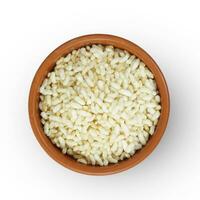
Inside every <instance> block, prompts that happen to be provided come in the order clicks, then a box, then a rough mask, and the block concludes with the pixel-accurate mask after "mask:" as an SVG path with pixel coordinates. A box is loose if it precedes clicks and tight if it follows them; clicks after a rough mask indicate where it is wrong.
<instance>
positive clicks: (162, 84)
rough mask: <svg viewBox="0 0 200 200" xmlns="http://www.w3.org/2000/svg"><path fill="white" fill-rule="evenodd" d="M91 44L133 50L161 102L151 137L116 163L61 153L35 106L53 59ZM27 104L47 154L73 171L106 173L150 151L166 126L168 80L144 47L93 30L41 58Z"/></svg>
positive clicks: (116, 170)
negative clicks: (152, 80)
mask: <svg viewBox="0 0 200 200" xmlns="http://www.w3.org/2000/svg"><path fill="white" fill-rule="evenodd" d="M92 44H102V45H113V46H114V47H118V48H120V49H124V50H127V51H128V52H130V53H131V54H134V55H136V56H137V57H138V58H140V59H141V60H142V61H143V62H144V63H145V64H146V65H147V66H148V68H149V69H150V70H151V72H152V73H153V74H154V76H155V79H156V82H157V86H158V90H159V92H160V96H161V104H162V110H161V116H160V118H159V121H158V124H157V128H156V131H155V133H154V135H153V136H152V137H150V139H149V141H148V142H147V144H146V145H145V146H144V147H143V148H142V149H141V150H139V151H137V152H136V154H135V155H134V156H132V157H131V158H129V159H127V160H123V161H120V162H119V163H117V164H109V165H108V166H103V167H99V166H91V165H84V164H81V163H78V162H77V161H76V160H74V159H73V158H71V157H70V156H68V155H64V154H62V153H61V151H60V150H59V149H58V148H57V147H56V146H55V145H54V144H52V143H51V141H50V140H49V138H48V137H47V136H46V135H45V134H44V131H43V127H42V125H41V122H40V111H39V107H38V104H39V88H40V85H41V84H42V82H43V80H44V78H45V77H46V76H47V74H48V72H49V71H51V70H53V68H54V66H55V63H56V61H57V60H58V59H59V58H60V57H61V56H65V55H66V54H68V53H69V52H71V51H72V50H74V49H78V48H80V47H83V46H86V45H92ZM28 107H29V117H30V123H31V126H32V129H33V132H34V134H35V136H36V138H37V140H38V142H39V143H40V145H41V146H42V147H43V149H44V150H45V151H46V152H47V153H48V154H49V156H51V157H52V158H53V159H54V160H55V161H57V162H58V163H60V164H61V165H63V166H64V167H67V168H69V169H71V170H73V171H76V172H80V173H83V174H89V175H108V174H114V173H118V172H121V171H124V170H127V169H129V168H131V167H133V166H135V165H137V164H138V163H139V162H141V161H142V160H144V159H145V158H146V157H147V156H148V155H149V154H150V153H151V152H152V151H153V149H154V148H155V147H156V146H157V144H158V143H159V141H160V139H161V137H162V136H163V134H164V131H165V129H166V125H167V121H168V117H169V108H170V102H169V92H168V88H167V84H166V81H165V79H164V76H163V74H162V72H161V71H160V69H159V67H158V65H157V64H156V63H155V61H154V60H153V59H152V58H151V57H150V56H149V55H148V54H147V53H146V52H145V51H144V50H143V49H141V48H140V47H139V46H137V45H136V44H134V43H132V42H130V41H128V40H126V39H123V38H120V37H117V36H113V35H105V34H94V35H86V36H81V37H78V38H75V39H72V40H70V41H68V42H66V43H64V44H62V45H61V46H59V47H58V48H57V49H55V50H54V51H53V52H52V53H51V54H50V55H49V56H48V57H47V58H46V59H45V60H44V62H43V63H42V64H41V66H40V67H39V69H38V71H37V72H36V74H35V77H34V79H33V82H32V85H31V89H30V94H29V105H28ZM158 162H159V160H158Z"/></svg>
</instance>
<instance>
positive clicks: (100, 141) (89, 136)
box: [39, 45, 161, 166]
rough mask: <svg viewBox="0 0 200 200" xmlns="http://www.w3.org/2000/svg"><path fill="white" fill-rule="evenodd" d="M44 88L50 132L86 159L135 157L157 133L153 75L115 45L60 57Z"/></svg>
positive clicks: (46, 127) (77, 156) (157, 101)
mask: <svg viewBox="0 0 200 200" xmlns="http://www.w3.org/2000/svg"><path fill="white" fill-rule="evenodd" d="M40 93H41V96H40V99H41V101H40V103H39V108H40V110H41V117H42V118H41V122H42V124H43V126H44V132H45V134H46V135H47V136H48V137H49V138H50V139H51V141H52V142H53V143H54V144H55V145H56V146H57V147H59V148H60V149H61V150H62V152H63V154H68V155H71V156H73V157H74V158H75V159H77V161H78V162H81V163H84V164H92V165H100V166H105V165H108V164H109V163H117V162H118V161H120V160H123V159H126V158H129V157H130V156H132V155H133V154H134V153H135V152H136V150H138V149H141V148H142V146H144V145H145V144H146V143H147V141H148V138H149V136H150V135H152V134H153V133H154V130H155V127H156V124H157V122H158V118H159V116H160V110H161V105H160V96H159V94H158V90H157V87H156V83H155V80H154V76H153V74H152V73H151V72H150V71H149V70H148V68H147V67H146V66H145V64H144V63H143V62H141V61H140V60H139V59H138V58H136V57H135V56H134V55H130V54H129V53H128V52H126V51H124V50H120V49H117V48H114V47H112V46H102V45H92V46H86V47H85V48H80V49H78V50H73V51H72V53H70V54H68V55H67V56H66V57H62V58H60V59H59V60H58V61H57V62H56V66H55V68H54V70H53V71H52V72H50V73H49V74H48V76H47V78H46V79H45V80H44V82H43V84H42V86H41V87H40Z"/></svg>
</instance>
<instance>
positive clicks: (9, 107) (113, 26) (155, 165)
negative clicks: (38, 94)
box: [0, 0, 200, 200]
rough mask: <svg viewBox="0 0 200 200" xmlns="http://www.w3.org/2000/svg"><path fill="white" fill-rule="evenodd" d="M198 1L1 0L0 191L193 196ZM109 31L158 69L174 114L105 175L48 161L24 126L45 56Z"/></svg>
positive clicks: (199, 193)
mask: <svg viewBox="0 0 200 200" xmlns="http://www.w3.org/2000/svg"><path fill="white" fill-rule="evenodd" d="M199 8H200V5H198V1H193V0H190V1H175V0H174V1H171V0H168V1H154V0H151V1H143V0H138V1H133V0H132V1H128V0H122V1H117V0H113V1H112V0H110V1H109V0H99V1H95V0H91V1H89V0H82V1H81V0H79V1H77V0H69V1H67V0H65V1H59V0H57V1H42V0H40V1H37V0H34V1H33V0H32V1H25V0H24V1H23V0H17V1H10V0H5V1H3V0H1V1H0V58H1V64H0V70H1V71H0V73H1V75H0V95H1V96H0V108H1V110H0V122H1V127H0V196H1V197H0V198H1V199H6V200H7V199H48V200H51V199H69V200H71V199H73V200H76V199H87V200H91V199H96V200H100V199H108V198H109V199H116V200H117V199H140V200H144V199H149V200H151V199H152V200H160V199H162V200H169V199H170V200H174V199H176V200H177V199H192V200H196V199H200V190H199V187H200V106H199V104H200V89H199V87H200V65H199V63H200V24H199V23H200V22H199V19H200V11H199ZM91 33H109V34H114V35H118V36H122V37H125V38H127V39H129V40H132V41H133V42H135V43H136V44H138V45H140V46H141V47H142V48H144V49H145V50H146V51H147V52H149V54H150V55H151V56H152V57H153V58H154V59H155V60H156V62H157V63H158V65H159V66H160V68H161V70H162V71H163V73H164V75H165V77H166V80H167V83H168V86H169V90H170V95H171V116H170V120H169V124H168V128H167V130H166V132H165V135H164V137H163V139H162V141H161V142H160V144H159V146H158V147H157V148H156V150H155V151H154V152H153V153H152V154H151V155H150V156H149V157H148V158H147V159H146V160H145V161H143V162H142V163H140V164H139V165H137V166H136V167H134V168H132V169H130V170H128V171H126V172H123V173H120V174H116V175H112V176H102V177H95V176H86V175H82V174H78V173H75V172H72V171H70V170H68V169H65V168H64V167H62V166H60V165H59V164H57V163H56V162H55V161H53V160H52V159H51V158H50V157H49V156H48V155H47V154H46V153H45V152H44V151H43V149H42V148H41V147H40V146H39V144H38V142H37V141H36V139H35V137H34V135H33V132H32V130H31V127H30V124H29V119H28V111H27V107H28V106H27V103H28V94H29V88H30V84H31V81H32V79H33V76H34V73H35V72H36V70H37V68H38V67H39V65H40V64H41V62H42V61H43V60H44V58H45V57H46V56H47V55H48V54H49V53H50V52H51V51H52V50H54V49H55V48H56V47H57V46H59V45H60V44H62V43H63V42H65V41H67V40H69V39H71V38H74V37H77V36H79V35H83V34H91Z"/></svg>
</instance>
